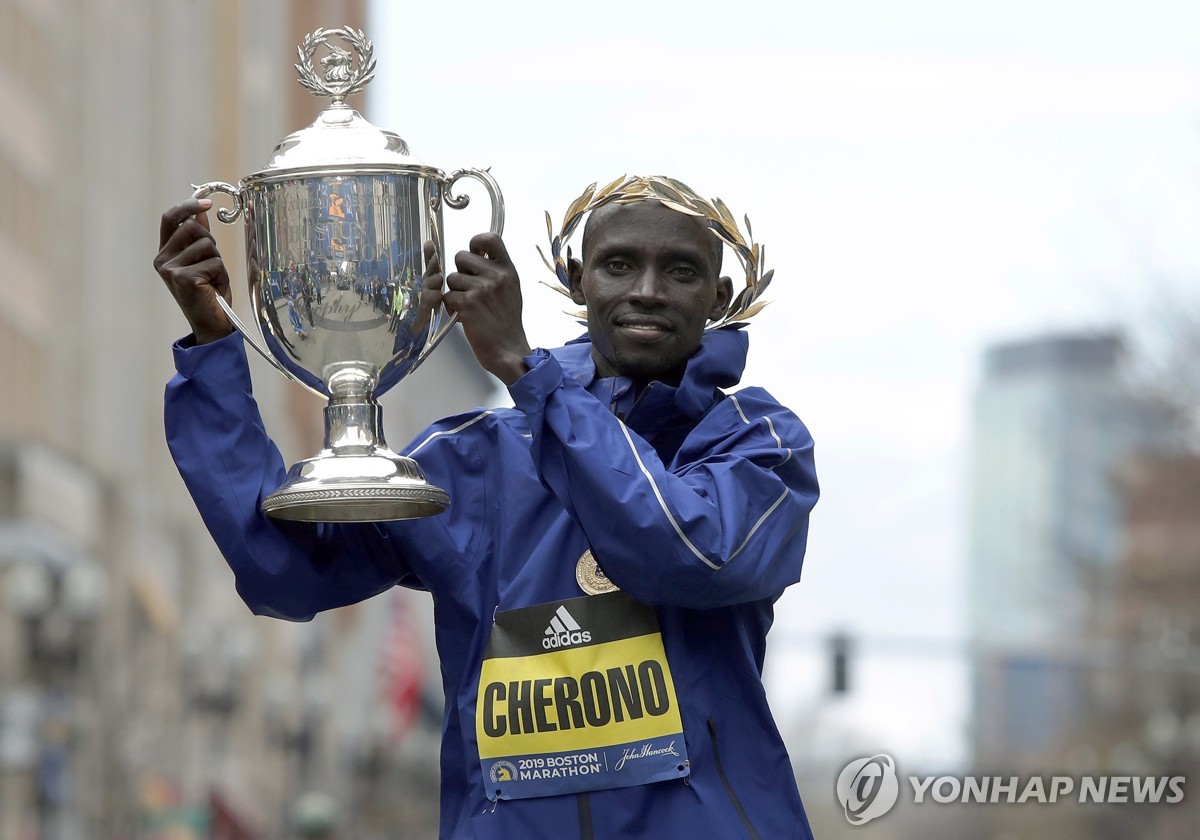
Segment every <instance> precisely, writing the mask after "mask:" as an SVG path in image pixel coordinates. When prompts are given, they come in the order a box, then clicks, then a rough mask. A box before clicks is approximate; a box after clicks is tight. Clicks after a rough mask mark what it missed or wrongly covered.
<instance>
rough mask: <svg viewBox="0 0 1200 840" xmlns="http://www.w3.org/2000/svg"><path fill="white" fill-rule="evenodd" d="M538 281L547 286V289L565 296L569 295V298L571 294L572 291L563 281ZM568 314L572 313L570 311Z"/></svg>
mask: <svg viewBox="0 0 1200 840" xmlns="http://www.w3.org/2000/svg"><path fill="white" fill-rule="evenodd" d="M538 283H540V284H541V285H543V286H545V287H546V288H547V289H551V290H553V291H554V292H555V294H560V295H562V296H563V297H567V298H569V297H570V296H571V292H570V291H569V290H567V289H566V288H564V287H563V285H562V284H561V283H551V282H549V281H547V280H539V281H538ZM568 314H570V313H568Z"/></svg>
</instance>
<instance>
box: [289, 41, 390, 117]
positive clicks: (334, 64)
mask: <svg viewBox="0 0 1200 840" xmlns="http://www.w3.org/2000/svg"><path fill="white" fill-rule="evenodd" d="M331 37H336V38H340V39H342V40H343V41H344V42H345V43H347V44H348V45H349V46H350V47H351V49H353V50H354V52H355V53H357V54H358V66H357V67H355V66H354V57H353V55H352V54H351V52H350V50H347V49H343V48H342V47H340V46H338V45H337V44H335V43H331V42H330V40H329V39H330V38H331ZM319 46H324V47H325V48H326V50H328V55H326V56H325V57H323V58H322V59H321V67H322V68H323V70H324V73H325V77H324V78H323V79H322V78H321V77H320V76H318V75H317V69H316V67H314V66H313V54H314V53H315V52H316V51H317V47H319ZM296 53H297V55H299V57H300V62H299V63H298V64H296V65H295V67H296V72H297V73H299V74H300V80H299V81H300V84H301V85H302V86H303V87H304V88H305V90H307V91H309V92H310V93H312V94H313V95H315V96H328V97H330V98H331V99H332V100H333V102H334V104H335V105H338V104H341V103H343V102H345V100H346V97H347V96H349V95H350V94H352V93H358V92H359V91H361V90H362V89H363V88H365V87H366V86H367V83H368V82H370V81H371V80H372V79H374V78H375V55H374V47H373V45H372V44H371V42H370V41H368V40H367V36H366V35H364V34H363V31H362V30H361V29H353V28H351V27H349V26H343V27H342V28H341V29H317V30H316V31H314V32H310V33H309V34H308V35H305V36H304V43H302V44H301V45H300V46H298V47H296Z"/></svg>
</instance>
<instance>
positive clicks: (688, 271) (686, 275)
mask: <svg viewBox="0 0 1200 840" xmlns="http://www.w3.org/2000/svg"><path fill="white" fill-rule="evenodd" d="M669 272H670V274H671V276H672V277H674V278H675V279H676V280H695V279H696V278H697V277H699V276H700V274H699V272H697V271H696V269H694V268H692V266H690V265H676V266H672V267H671V268H670V269H669Z"/></svg>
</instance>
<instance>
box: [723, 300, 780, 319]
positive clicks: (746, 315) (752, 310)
mask: <svg viewBox="0 0 1200 840" xmlns="http://www.w3.org/2000/svg"><path fill="white" fill-rule="evenodd" d="M770 305H771V301H769V300H760V301H758V302H757V303H755V304H753V305H751V306H749V307H747V308H746V311H745V312H739V313H737V315H736V316H735V317H733V318H730V319H729V320H730V322H731V323H732V322H736V321H749V320H750V319H751V318H753V317H754V316H755V315H757V314H758V313H759V312H762V311H763V310H764V309H766V308H767V307H768V306H770Z"/></svg>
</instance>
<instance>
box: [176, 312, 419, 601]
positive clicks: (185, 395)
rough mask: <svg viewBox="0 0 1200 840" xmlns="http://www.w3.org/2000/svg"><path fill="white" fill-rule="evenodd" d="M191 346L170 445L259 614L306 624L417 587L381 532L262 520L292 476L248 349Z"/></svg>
mask: <svg viewBox="0 0 1200 840" xmlns="http://www.w3.org/2000/svg"><path fill="white" fill-rule="evenodd" d="M189 342H190V339H184V341H182V342H179V343H177V344H176V345H175V350H174V352H175V363H176V368H177V370H178V373H177V375H176V376H175V377H174V378H172V380H171V381H170V383H169V384H168V385H167V390H166V406H165V423H166V435H167V445H168V447H169V448H170V450H171V456H172V457H173V458H174V459H175V464H176V466H177V467H178V468H179V473H180V475H181V476H182V477H183V480H184V483H185V484H186V485H187V488H188V491H189V492H190V493H191V495H192V498H193V500H194V501H195V503H196V507H197V508H198V509H199V511H200V515H201V517H202V518H203V520H204V523H205V525H206V526H207V527H208V530H209V533H210V534H212V537H213V539H214V540H215V541H216V544H217V547H218V548H219V549H220V550H221V553H222V554H223V555H224V556H225V559H226V561H227V562H228V563H229V566H230V568H231V569H233V572H234V575H235V578H236V581H237V589H238V593H239V594H240V595H241V597H242V599H243V600H244V601H245V602H246V604H247V605H248V606H249V607H250V608H251V610H253V611H254V612H255V613H258V614H260V615H269V616H274V617H277V618H285V619H289V620H294V621H303V620H307V619H309V618H312V616H313V614H314V613H316V612H319V611H321V610H326V609H331V608H333V607H339V606H344V605H345V604H350V603H354V602H356V601H360V600H362V599H364V598H367V597H369V596H371V595H374V594H376V593H377V592H380V591H382V590H384V589H387V588H389V587H391V586H393V585H395V584H397V583H404V584H406V585H419V581H418V580H417V578H416V576H415V575H414V574H413V573H412V570H411V569H410V568H409V567H408V565H407V564H406V563H404V562H403V561H402V560H401V559H400V557H399V554H398V552H397V551H396V550H395V549H394V548H393V547H392V545H391V544H390V543H391V540H390V539H389V536H388V534H387V532H385V531H384V530H383V529H382V528H379V527H376V526H374V525H332V524H319V525H315V524H311V523H298V522H281V521H278V520H272V519H270V518H268V517H267V516H265V515H264V514H263V513H261V510H260V504H261V502H262V499H263V498H264V497H265V496H266V495H267V494H268V493H270V492H272V491H273V490H274V489H275V488H277V487H278V486H279V485H280V484H282V483H283V479H284V475H285V469H284V464H283V460H282V458H281V456H280V454H279V451H278V449H277V448H276V447H275V444H274V443H273V442H272V441H271V439H270V438H269V437H268V436H267V433H266V431H265V429H264V428H263V423H262V419H261V417H260V415H259V412H258V406H257V404H256V403H255V401H254V398H253V396H252V395H251V393H250V373H249V369H248V366H247V364H246V355H245V348H244V346H243V344H242V339H241V338H240V337H239V336H237V334H234V335H231V336H229V337H228V338H225V339H222V340H220V341H217V342H214V343H212V344H208V345H204V346H202V347H195V346H191V347H189V346H187V344H188V343H189Z"/></svg>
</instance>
